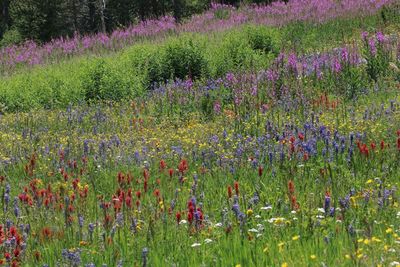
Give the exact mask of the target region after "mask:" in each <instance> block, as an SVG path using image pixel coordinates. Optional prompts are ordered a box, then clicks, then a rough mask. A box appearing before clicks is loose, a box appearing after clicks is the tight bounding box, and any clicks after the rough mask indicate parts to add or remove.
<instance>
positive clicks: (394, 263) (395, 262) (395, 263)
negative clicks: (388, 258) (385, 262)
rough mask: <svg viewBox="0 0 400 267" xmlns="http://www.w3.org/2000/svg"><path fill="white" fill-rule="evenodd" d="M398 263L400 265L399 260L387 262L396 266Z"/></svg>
mask: <svg viewBox="0 0 400 267" xmlns="http://www.w3.org/2000/svg"><path fill="white" fill-rule="evenodd" d="M398 265H400V262H398V261H392V262H391V263H390V264H389V266H398Z"/></svg>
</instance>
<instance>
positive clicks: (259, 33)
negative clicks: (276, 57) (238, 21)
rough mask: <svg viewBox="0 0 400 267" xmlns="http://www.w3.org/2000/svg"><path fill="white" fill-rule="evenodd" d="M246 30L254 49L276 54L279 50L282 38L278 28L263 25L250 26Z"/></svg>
mask: <svg viewBox="0 0 400 267" xmlns="http://www.w3.org/2000/svg"><path fill="white" fill-rule="evenodd" d="M245 31H246V34H247V36H248V40H249V43H250V47H251V48H252V49H253V50H256V51H257V50H258V51H262V52H264V53H274V54H276V53H278V52H279V47H278V45H279V39H280V38H279V35H278V33H277V31H276V30H274V29H271V28H267V27H263V26H258V27H257V26H248V27H247V28H246V29H245Z"/></svg>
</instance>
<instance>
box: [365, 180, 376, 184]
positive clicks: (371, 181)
mask: <svg viewBox="0 0 400 267" xmlns="http://www.w3.org/2000/svg"><path fill="white" fill-rule="evenodd" d="M373 182H374V181H373V180H372V179H369V180H368V181H367V182H366V184H372V183H373Z"/></svg>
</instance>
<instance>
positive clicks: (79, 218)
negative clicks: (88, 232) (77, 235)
mask: <svg viewBox="0 0 400 267" xmlns="http://www.w3.org/2000/svg"><path fill="white" fill-rule="evenodd" d="M83 221H84V219H83V216H82V215H81V214H79V215H78V224H79V227H80V228H82V227H83Z"/></svg>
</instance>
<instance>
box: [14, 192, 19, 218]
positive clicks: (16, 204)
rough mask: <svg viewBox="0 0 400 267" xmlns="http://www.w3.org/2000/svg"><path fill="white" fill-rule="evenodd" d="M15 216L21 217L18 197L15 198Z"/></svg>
mask: <svg viewBox="0 0 400 267" xmlns="http://www.w3.org/2000/svg"><path fill="white" fill-rule="evenodd" d="M14 215H15V217H17V218H18V217H19V215H20V210H19V207H18V197H15V198H14Z"/></svg>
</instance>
